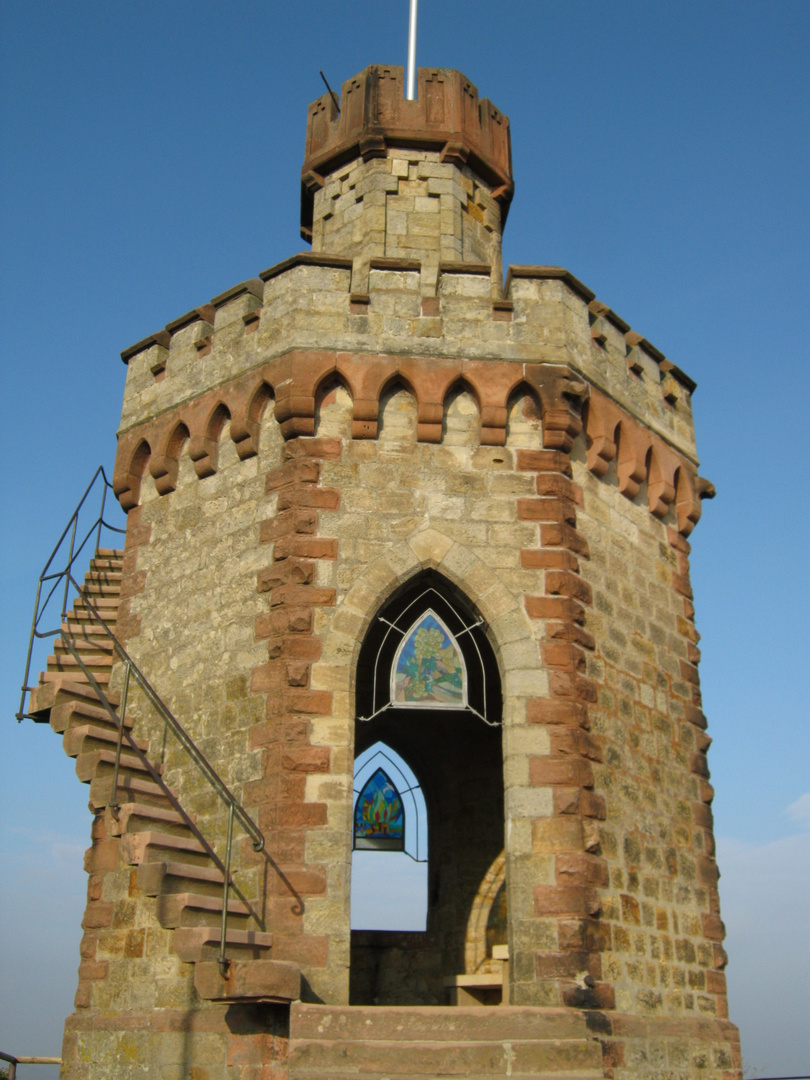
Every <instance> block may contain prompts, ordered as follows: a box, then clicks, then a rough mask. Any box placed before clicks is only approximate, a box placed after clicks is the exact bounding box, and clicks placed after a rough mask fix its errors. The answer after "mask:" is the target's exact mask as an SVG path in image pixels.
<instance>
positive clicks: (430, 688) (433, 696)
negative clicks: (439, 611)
mask: <svg viewBox="0 0 810 1080" xmlns="http://www.w3.org/2000/svg"><path fill="white" fill-rule="evenodd" d="M391 701H392V703H393V704H394V705H407V706H409V707H413V706H433V707H435V706H436V705H441V706H443V707H444V708H448V707H449V708H458V709H463V708H464V707H465V706H466V704H467V672H466V669H465V667H464V658H463V657H462V655H461V650H460V649H459V647H458V645H457V644H456V640H455V638H454V637H453V635H452V634H451V633H450V631H449V630H448V629H447V627H446V626H445V625H444V623H443V622H442V621H441V619H440V618H439V617H438V615H436V614H435V612H433V611H426V612H425V613H424V614H423V615H421V616H420V617H419V619H417V621H416V622H415V623H414V624H413V626H412V627H411V629H410V630H409V631H408V632H407V634H406V635H405V637H404V638H403V639H402V643H401V644H400V646H399V649H398V650H397V654H396V656H395V658H394V663H393V666H392V669H391Z"/></svg>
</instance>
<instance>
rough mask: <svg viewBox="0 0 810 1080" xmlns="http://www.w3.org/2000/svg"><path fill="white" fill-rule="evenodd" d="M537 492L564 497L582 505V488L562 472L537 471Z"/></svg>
mask: <svg viewBox="0 0 810 1080" xmlns="http://www.w3.org/2000/svg"><path fill="white" fill-rule="evenodd" d="M537 494H538V495H546V496H549V495H550V496H552V497H554V498H556V499H566V500H568V501H569V502H572V503H575V504H576V505H577V506H582V488H580V487H579V485H578V484H575V483H574V482H573V481H572V480H569V479H568V477H567V476H564V475H563V474H562V473H538V474H537Z"/></svg>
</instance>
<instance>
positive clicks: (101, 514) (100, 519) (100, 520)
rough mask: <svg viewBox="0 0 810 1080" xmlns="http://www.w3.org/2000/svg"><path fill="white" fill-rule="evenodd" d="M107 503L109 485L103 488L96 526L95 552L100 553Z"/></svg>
mask: <svg viewBox="0 0 810 1080" xmlns="http://www.w3.org/2000/svg"><path fill="white" fill-rule="evenodd" d="M106 505H107V485H106V484H105V485H104V487H103V488H102V489H101V510H100V511H99V514H98V525H97V527H96V548H95V554H96V555H98V549H99V547H100V546H101V526H102V525H103V524H104V508H105V507H106Z"/></svg>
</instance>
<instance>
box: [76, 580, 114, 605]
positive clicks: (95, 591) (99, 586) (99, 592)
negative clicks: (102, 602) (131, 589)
mask: <svg viewBox="0 0 810 1080" xmlns="http://www.w3.org/2000/svg"><path fill="white" fill-rule="evenodd" d="M120 594H121V575H120V574H119V575H118V581H105V580H104V578H103V577H100V576H99V577H97V576H94V577H92V578H89V580H88V578H85V579H84V585H83V586H82V595H84V596H89V597H90V599H91V601H92V602H93V603H94V604H95V603H96V597H101V596H104V597H108V596H112V597H115V600H116V602H117V601H118V597H119V596H120Z"/></svg>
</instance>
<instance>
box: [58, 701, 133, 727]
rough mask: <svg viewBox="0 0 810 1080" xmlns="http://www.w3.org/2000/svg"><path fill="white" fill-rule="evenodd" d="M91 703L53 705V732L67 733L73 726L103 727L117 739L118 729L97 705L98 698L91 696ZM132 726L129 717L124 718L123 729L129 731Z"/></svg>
mask: <svg viewBox="0 0 810 1080" xmlns="http://www.w3.org/2000/svg"><path fill="white" fill-rule="evenodd" d="M92 697H93V701H94V702H95V704H90V703H89V702H85V701H65V702H64V703H62V704H57V705H54V707H53V708H52V709H51V717H50V723H51V727H52V728H53V730H54V731H56V732H58V733H59V734H60V735H61V734H62V732H64V731H67V730H68V728H69V727H72V726H73V724H79V725H83V724H93V725H94V726H95V727H104V728H106V729H107V730H109V731H112V732H114V733H115V735H116V737H117V733H118V727H117V725H115V724H113V721H112V718H111V717H110V714H109V713H108V712H107V710H106V709H105V708H104V707H103V706H102V705H100V704H99V703H98V698H97V697H96V695H95V694H93V696H92ZM107 697H108V698H112V697H113V695H112V694H109V693H108V694H107ZM132 726H133V720H132V717H131V716H127V717H125V718H124V727H125V728H127V730H130V729H131V728H132Z"/></svg>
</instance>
